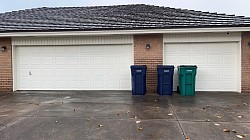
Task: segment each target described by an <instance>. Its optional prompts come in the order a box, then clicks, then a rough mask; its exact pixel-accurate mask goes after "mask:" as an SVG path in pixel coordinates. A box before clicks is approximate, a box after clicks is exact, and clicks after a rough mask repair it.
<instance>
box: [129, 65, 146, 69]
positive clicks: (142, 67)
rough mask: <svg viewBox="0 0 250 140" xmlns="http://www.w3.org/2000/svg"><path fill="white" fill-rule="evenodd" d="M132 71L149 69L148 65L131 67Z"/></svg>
mask: <svg viewBox="0 0 250 140" xmlns="http://www.w3.org/2000/svg"><path fill="white" fill-rule="evenodd" d="M130 68H131V69H147V66H146V65H131V66H130Z"/></svg>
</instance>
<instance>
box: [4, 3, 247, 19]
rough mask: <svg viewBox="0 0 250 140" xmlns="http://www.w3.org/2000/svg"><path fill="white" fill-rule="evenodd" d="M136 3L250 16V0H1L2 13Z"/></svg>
mask: <svg viewBox="0 0 250 140" xmlns="http://www.w3.org/2000/svg"><path fill="white" fill-rule="evenodd" d="M135 1H136V2H135ZM136 3H137V4H138V3H139V4H151V5H157V6H166V7H172V8H182V9H190V10H199V11H204V12H208V11H209V12H217V13H226V14H234V15H238V16H248V17H250V10H249V6H250V0H0V13H3V12H9V11H14V10H21V9H29V8H37V7H61V6H97V5H118V4H136Z"/></svg>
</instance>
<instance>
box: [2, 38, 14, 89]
mask: <svg viewBox="0 0 250 140" xmlns="http://www.w3.org/2000/svg"><path fill="white" fill-rule="evenodd" d="M4 46H5V47H6V50H5V51H4V52H3V51H2V47H4ZM12 90H13V78H12V47H11V38H0V92H8V91H12Z"/></svg>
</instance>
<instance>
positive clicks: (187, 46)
mask: <svg viewBox="0 0 250 140" xmlns="http://www.w3.org/2000/svg"><path fill="white" fill-rule="evenodd" d="M238 46H239V44H238V43H237V42H231V43H178V44H165V48H164V64H170V65H171V64H172V65H175V67H176V68H175V75H174V90H176V87H177V85H178V76H177V66H178V65H197V66H198V69H197V76H196V90H197V91H239V82H240V81H239V71H240V69H239V67H240V65H239V62H238V60H239V57H238V56H239V47H238Z"/></svg>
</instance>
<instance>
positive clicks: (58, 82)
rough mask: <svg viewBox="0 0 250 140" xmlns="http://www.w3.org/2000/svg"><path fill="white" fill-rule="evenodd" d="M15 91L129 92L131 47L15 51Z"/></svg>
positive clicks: (18, 49) (85, 47)
mask: <svg viewBox="0 0 250 140" xmlns="http://www.w3.org/2000/svg"><path fill="white" fill-rule="evenodd" d="M15 51H16V52H15V54H16V89H17V90H130V89H131V78H130V77H131V76H130V65H131V64H133V51H132V45H88V46H29V47H24V46H22V47H21V46H20V47H16V49H15Z"/></svg>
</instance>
